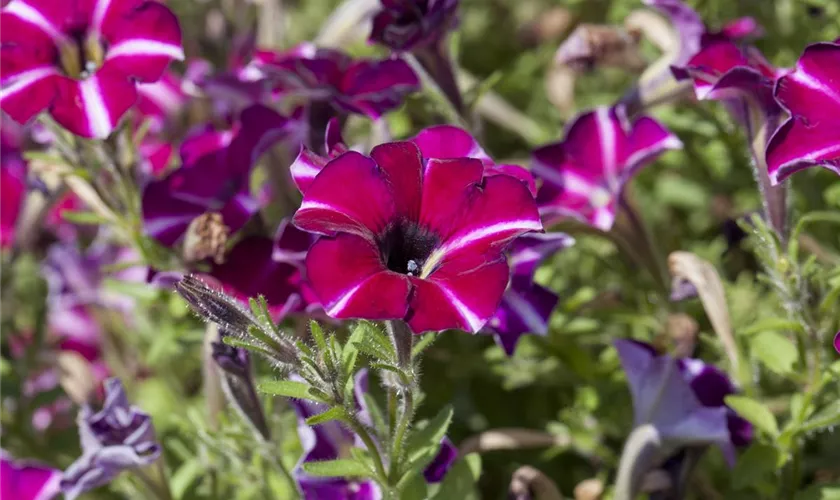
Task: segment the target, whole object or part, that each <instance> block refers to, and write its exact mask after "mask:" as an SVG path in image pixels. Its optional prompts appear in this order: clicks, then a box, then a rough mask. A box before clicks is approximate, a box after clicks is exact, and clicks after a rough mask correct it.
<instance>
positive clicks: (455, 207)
mask: <svg viewBox="0 0 840 500" xmlns="http://www.w3.org/2000/svg"><path fill="white" fill-rule="evenodd" d="M483 175H484V165H483V164H482V163H481V162H480V161H478V160H474V159H463V158H459V159H454V158H453V159H442V160H439V159H431V160H429V161H427V162H426V171H425V173H424V175H423V201H422V203H421V207H420V224H421V225H423V226H424V227H427V228H429V229H431V230H432V231H433V232H435V233H436V234H437V235H438V236H439V237H440V238H441V239H445V237H446V236H448V235H450V234H452V233H454V232H455V230H456V229H457V227H453V226H454V225H455V223H456V222H457V221H458V220H459V218H460V217H461V216H462V214H461V211H462V210H463V205H464V204H465V203H466V200H467V199H468V198H469V196H470V194H471V193H473V192H474V191H476V189H477V186H478V185H479V183H481V179H482V177H483Z"/></svg>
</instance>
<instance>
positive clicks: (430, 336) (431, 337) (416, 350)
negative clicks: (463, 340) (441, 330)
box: [411, 333, 439, 358]
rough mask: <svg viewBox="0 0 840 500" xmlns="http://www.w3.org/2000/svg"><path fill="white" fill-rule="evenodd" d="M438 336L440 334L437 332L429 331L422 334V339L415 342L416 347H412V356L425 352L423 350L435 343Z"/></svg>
mask: <svg viewBox="0 0 840 500" xmlns="http://www.w3.org/2000/svg"><path fill="white" fill-rule="evenodd" d="M438 337H439V335H438V334H436V333H427V334H426V335H422V336H420V340H418V341H417V342H416V343H415V344H414V347H412V348H411V357H412V358H416V357H417V356H419V355H421V354H423V351H425V350H426V349H427V348H428V347H429V346H431V345H432V344H434V342H435V340H437V339H438Z"/></svg>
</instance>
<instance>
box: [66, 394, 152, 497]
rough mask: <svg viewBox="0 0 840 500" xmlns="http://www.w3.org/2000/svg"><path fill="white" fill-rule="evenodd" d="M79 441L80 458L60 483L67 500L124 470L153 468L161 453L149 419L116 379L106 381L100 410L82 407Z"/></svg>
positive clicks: (96, 486)
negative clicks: (131, 402)
mask: <svg viewBox="0 0 840 500" xmlns="http://www.w3.org/2000/svg"><path fill="white" fill-rule="evenodd" d="M79 437H80V440H81V444H82V456H81V457H79V459H77V460H76V461H75V462H73V464H72V465H70V467H68V468H67V470H66V471H64V477H63V478H62V480H61V491H62V493H64V495H65V498H67V499H68V500H72V499H74V498H76V497H78V496H79V495H81V494H82V493H84V492H86V491H90V490H92V489H94V488H98V487H100V486H102V485H105V484H107V483H109V482H111V481H112V480H113V479H114V478H115V477H117V475H119V474H120V473H121V472H122V471H124V470H127V469H133V468H137V467H145V466H147V465H150V464H152V463H153V462H154V461H155V460H157V459H158V457H159V456H160V452H161V447H160V445H159V444H158V443H157V440H156V438H155V430H154V427H153V426H152V418H151V417H150V416H149V415H147V414H146V413H144V412H143V411H142V410H140V409H139V408H137V407H136V406H131V405H130V404H129V402H128V397H127V396H126V394H125V389H124V388H123V385H122V382H120V381H119V379H116V378H112V379H108V380H106V381H105V403H104V405H103V407H102V409H101V410H99V411H97V412H94V411H93V409H92V408H91V407H90V406H87V405H85V406H83V407H82V409H81V411H80V412H79Z"/></svg>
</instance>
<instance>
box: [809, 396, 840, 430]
mask: <svg viewBox="0 0 840 500" xmlns="http://www.w3.org/2000/svg"><path fill="white" fill-rule="evenodd" d="M837 425H840V400H834V401H832V402H831V403H829V404H828V405H827V406H825V407H824V408H823V409H821V410H819V411H818V412H817V413H815V414H814V415H813V416H812V417H811V418H809V419H808V420H807V421H806V422H805V423H804V424H802V427H801V428H800V431H802V432H815V431H821V430H823V429H828V428H831V427H834V426H837Z"/></svg>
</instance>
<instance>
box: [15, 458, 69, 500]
mask: <svg viewBox="0 0 840 500" xmlns="http://www.w3.org/2000/svg"><path fill="white" fill-rule="evenodd" d="M60 482H61V471H60V470H56V469H53V468H51V467H47V466H45V465H40V464H36V463H27V462H17V461H15V460H13V459H12V458H11V457H10V456H9V455H8V454H7V453H6V452H5V451H3V450H0V498H3V499H7V498H8V499H9V500H50V499H52V498H55V497H56V496H57V495H58V493H59V491H60V490H59V483H60Z"/></svg>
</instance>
